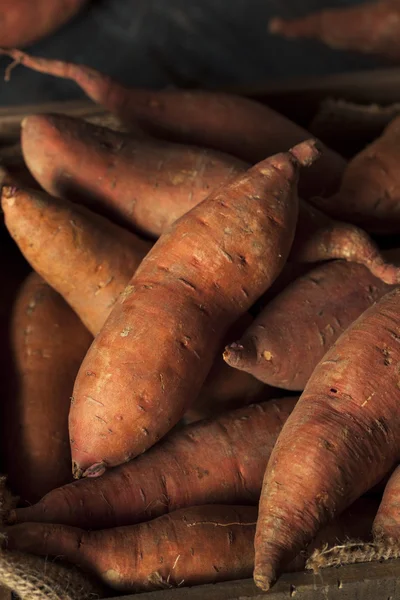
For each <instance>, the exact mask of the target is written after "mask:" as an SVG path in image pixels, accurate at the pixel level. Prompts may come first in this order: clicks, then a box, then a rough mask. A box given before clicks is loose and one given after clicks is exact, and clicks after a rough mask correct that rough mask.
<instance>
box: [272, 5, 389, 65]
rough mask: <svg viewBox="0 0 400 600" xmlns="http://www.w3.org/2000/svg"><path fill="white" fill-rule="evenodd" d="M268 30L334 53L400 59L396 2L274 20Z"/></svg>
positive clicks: (329, 10)
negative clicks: (317, 44)
mask: <svg viewBox="0 0 400 600" xmlns="http://www.w3.org/2000/svg"><path fill="white" fill-rule="evenodd" d="M269 29H270V31H271V32H272V33H277V34H281V35H284V36H286V37H289V38H312V39H316V40H319V41H321V42H324V43H325V44H327V45H328V46H330V47H331V48H335V49H340V50H353V51H356V52H363V53H365V54H379V55H381V56H383V57H385V58H387V59H389V60H394V61H398V60H399V59H400V44H399V35H400V8H399V3H398V2H397V0H379V1H375V2H373V1H372V2H371V1H370V2H365V3H362V4H360V5H359V6H350V7H347V8H334V9H328V10H322V11H319V12H315V13H311V14H310V15H308V16H306V17H303V18H300V19H293V20H292V21H285V20H284V19H279V18H275V19H272V21H271V22H270V26H269Z"/></svg>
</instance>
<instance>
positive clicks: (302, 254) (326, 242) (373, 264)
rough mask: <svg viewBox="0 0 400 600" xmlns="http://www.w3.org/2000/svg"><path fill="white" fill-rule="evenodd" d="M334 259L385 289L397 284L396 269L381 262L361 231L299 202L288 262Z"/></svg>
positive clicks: (399, 277) (381, 257) (380, 255)
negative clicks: (384, 285)
mask: <svg viewBox="0 0 400 600" xmlns="http://www.w3.org/2000/svg"><path fill="white" fill-rule="evenodd" d="M334 258H342V259H345V260H348V261H350V262H356V263H360V264H362V265H364V266H366V267H367V269H369V270H370V271H371V273H372V274H373V275H375V277H377V278H378V279H381V280H382V281H384V282H385V283H387V284H389V285H394V284H396V283H400V267H399V266H398V265H393V264H390V263H389V262H388V261H387V260H386V259H385V256H384V254H383V253H382V252H381V251H380V250H379V248H378V246H377V245H376V244H375V242H373V241H372V239H371V238H370V237H369V235H368V234H367V233H366V232H365V231H363V230H362V229H360V228H359V227H356V226H355V225H350V224H349V223H344V222H342V221H336V220H334V219H332V218H331V217H329V216H327V215H325V214H324V213H323V212H321V211H320V210H318V209H317V208H315V207H313V206H311V205H309V204H308V203H307V202H300V210H299V220H298V223H297V228H296V236H295V239H294V242H293V245H292V248H291V251H290V255H289V260H290V261H296V262H310V263H316V262H320V261H324V260H332V259H334Z"/></svg>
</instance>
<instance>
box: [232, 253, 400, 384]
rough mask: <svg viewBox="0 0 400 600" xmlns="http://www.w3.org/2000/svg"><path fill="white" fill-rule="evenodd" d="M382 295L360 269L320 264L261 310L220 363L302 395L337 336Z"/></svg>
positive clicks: (377, 283)
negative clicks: (301, 392)
mask: <svg viewBox="0 0 400 600" xmlns="http://www.w3.org/2000/svg"><path fill="white" fill-rule="evenodd" d="M388 291H390V286H388V285H386V284H385V283H383V282H382V281H380V280H379V279H377V278H376V277H374V276H373V275H372V274H371V273H370V271H368V269H366V268H365V267H363V266H362V265H358V264H356V263H346V262H342V261H333V262H328V263H326V264H322V265H320V266H318V267H316V268H314V269H312V270H311V271H309V272H308V273H307V274H306V275H303V276H302V277H299V278H298V279H296V280H295V281H294V282H293V283H291V284H290V285H289V286H288V287H287V288H285V290H284V291H283V292H281V294H279V295H278V296H276V298H274V300H272V302H271V303H270V304H267V306H266V307H265V308H264V310H263V311H262V312H261V313H260V314H259V316H258V317H257V319H256V320H255V321H254V322H253V323H252V324H251V325H250V327H249V328H248V329H247V331H246V332H245V334H244V335H243V337H242V338H241V339H239V340H238V341H237V342H234V343H233V344H231V345H228V346H227V347H226V349H225V352H224V359H225V361H226V362H227V363H228V364H229V365H231V366H232V367H235V368H236V369H242V370H244V371H246V372H247V373H251V374H252V375H254V376H255V377H257V378H258V379H260V380H261V381H263V382H264V383H267V384H269V385H273V386H276V387H282V388H284V389H287V390H303V389H304V387H305V385H306V383H307V381H308V380H309V378H310V376H311V374H312V372H313V371H314V369H315V367H316V366H317V364H318V363H319V361H320V360H321V359H322V358H323V356H324V354H325V353H326V352H327V350H328V349H329V348H330V347H331V346H332V345H333V344H334V343H335V342H336V340H337V338H338V337H339V336H340V335H341V334H342V333H343V331H345V330H346V329H347V327H349V325H351V324H352V323H353V322H354V321H355V320H356V319H358V317H359V316H360V315H361V314H362V313H363V312H364V311H365V310H366V309H367V308H369V307H370V306H371V305H372V304H374V303H375V302H376V301H377V300H379V298H381V297H382V296H384V295H385V294H386V293H387V292H388Z"/></svg>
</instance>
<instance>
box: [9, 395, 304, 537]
mask: <svg viewBox="0 0 400 600" xmlns="http://www.w3.org/2000/svg"><path fill="white" fill-rule="evenodd" d="M296 401H297V398H280V399H279V400H269V401H267V402H263V403H261V404H253V405H252V406H247V407H245V408H241V409H238V410H235V411H230V412H227V413H225V414H224V415H220V416H219V417H218V418H215V419H212V420H204V421H201V422H197V423H193V424H192V425H188V426H186V427H184V428H183V429H181V430H180V431H175V432H174V433H171V434H170V435H168V436H167V437H165V438H164V439H163V440H162V441H161V442H160V443H159V444H157V445H156V446H154V447H153V448H151V449H150V450H148V452H145V453H144V454H142V455H141V456H138V457H137V458H136V459H135V460H132V461H130V462H129V463H127V464H125V465H121V466H120V467H117V468H116V469H111V470H109V471H107V472H106V473H105V474H104V475H103V476H102V477H97V478H94V479H93V478H87V479H84V480H81V481H75V482H73V483H71V484H68V485H66V486H63V487H61V488H59V489H57V490H53V491H52V492H50V493H49V494H47V495H46V496H45V497H44V498H42V500H41V501H40V502H39V503H38V504H35V505H34V506H29V507H27V508H19V509H17V510H16V511H15V513H14V514H12V515H10V517H9V519H8V522H9V523H23V522H29V521H35V522H42V523H63V524H65V525H74V526H76V527H83V528H90V529H103V528H108V527H116V526H120V525H132V524H133V523H138V522H141V521H147V520H149V519H154V518H155V517H158V516H160V515H162V514H165V513H167V512H171V511H174V510H177V509H178V508H184V507H185V506H199V505H201V504H209V503H217V504H257V502H258V498H259V496H260V490H261V484H262V479H263V475H264V472H265V467H266V465H267V462H268V459H269V456H270V454H271V451H272V448H273V447H274V445H275V442H276V439H277V437H278V434H279V432H280V430H281V429H282V425H283V424H284V422H285V421H286V419H287V418H288V416H289V414H290V413H291V411H292V410H293V407H294V405H295V404H296Z"/></svg>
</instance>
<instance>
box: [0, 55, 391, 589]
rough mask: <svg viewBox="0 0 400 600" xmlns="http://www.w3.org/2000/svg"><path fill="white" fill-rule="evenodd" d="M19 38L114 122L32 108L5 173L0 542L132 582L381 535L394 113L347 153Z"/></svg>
mask: <svg viewBox="0 0 400 600" xmlns="http://www.w3.org/2000/svg"><path fill="white" fill-rule="evenodd" d="M10 54H11V55H12V56H13V58H14V59H15V60H18V61H20V62H22V63H24V64H26V65H28V66H30V67H32V68H35V69H37V70H39V71H42V72H45V73H52V74H55V75H58V76H64V77H69V78H71V79H73V80H74V81H76V82H77V83H78V84H79V85H80V86H81V87H82V88H83V89H84V90H85V91H86V93H87V94H88V95H89V96H90V97H91V98H92V99H94V100H95V101H97V102H99V103H100V104H102V105H103V106H104V107H105V108H107V109H108V110H110V111H111V112H112V113H113V114H115V115H117V116H118V118H119V119H121V121H122V124H123V126H124V127H126V130H125V131H124V132H122V131H116V130H111V129H108V128H107V127H105V126H100V125H98V124H97V125H96V124H93V123H88V122H87V121H85V120H83V119H78V118H73V117H70V116H66V115H60V114H58V115H53V114H44V115H40V116H38V115H36V116H35V115H33V116H29V117H27V118H26V119H25V120H24V121H23V123H22V128H21V139H20V143H21V152H22V158H23V161H22V160H21V161H20V165H19V171H18V170H17V171H15V172H13V173H7V171H6V170H4V173H3V178H2V193H1V203H2V210H3V215H4V224H2V228H3V230H2V232H1V235H2V238H1V239H2V240H3V243H4V244H5V249H6V254H4V256H5V255H7V260H4V261H3V266H2V269H3V273H2V274H3V280H4V282H5V284H4V290H5V292H4V294H3V296H2V299H1V302H0V327H1V334H2V339H3V344H2V346H1V348H2V350H1V353H0V361H1V367H2V369H3V377H2V379H1V386H2V389H1V392H2V393H1V398H2V401H1V427H2V431H1V436H0V439H1V446H0V451H1V455H0V458H1V469H2V471H3V473H5V474H6V475H7V477H8V482H9V487H10V489H11V491H12V492H13V493H14V494H15V495H17V496H18V498H19V499H18V500H17V501H16V507H15V508H14V509H13V510H10V511H9V512H8V513H7V514H6V515H5V516H4V522H3V523H2V532H3V534H4V540H3V542H2V543H3V545H4V547H5V548H7V549H8V550H10V551H14V550H18V551H24V552H30V553H33V554H38V555H43V556H51V557H54V558H57V560H63V561H67V562H70V563H74V564H76V565H78V566H79V567H81V568H82V569H83V570H84V571H87V572H90V573H92V574H94V575H96V576H97V577H98V578H99V579H100V580H101V581H102V583H103V584H106V585H107V586H108V587H109V588H113V589H114V590H117V591H119V592H125V593H126V592H132V591H135V592H136V591H142V590H148V589H158V588H170V587H180V586H183V585H194V584H201V583H212V582H218V581H224V580H229V579H238V578H245V577H251V576H252V574H253V573H254V579H255V581H256V583H257V585H258V586H260V587H261V588H262V589H264V590H267V589H268V588H269V587H270V586H271V585H272V584H273V583H274V581H275V580H276V579H277V577H278V576H279V574H280V573H281V572H283V571H287V570H298V569H303V568H304V567H305V564H306V560H307V557H308V556H309V555H310V553H311V552H312V551H313V550H315V549H316V548H320V547H322V546H324V545H325V544H335V543H338V542H342V543H343V542H345V541H346V539H348V538H356V539H358V540H364V541H365V542H368V541H371V540H373V537H375V538H376V539H377V540H380V541H382V540H384V541H385V543H392V542H393V539H395V540H396V538H398V536H400V533H399V532H400V511H399V510H398V506H399V500H398V499H397V493H398V490H399V489H400V485H399V483H398V480H399V472H398V470H395V469H396V466H397V464H398V462H399V460H400V416H399V415H400V411H399V409H398V408H399V405H400V370H399V365H400V250H399V249H398V248H397V247H396V238H395V237H389V234H390V235H391V236H393V235H394V236H396V235H397V236H398V235H399V234H400V176H399V174H398V173H399V171H398V166H397V165H398V154H399V151H398V148H397V145H398V142H399V131H400V130H399V127H400V121H399V120H398V119H395V120H394V121H392V122H391V123H390V124H389V126H388V127H387V129H386V130H385V131H384V133H383V134H382V135H381V136H380V137H379V138H377V139H376V140H375V141H374V142H373V143H372V144H371V146H369V147H368V148H365V149H363V150H362V151H361V152H360V153H359V154H358V155H357V156H354V157H353V158H351V159H350V160H349V162H348V163H347V164H346V161H345V160H344V159H343V158H342V157H340V156H339V155H337V154H336V153H335V152H333V151H332V150H329V149H328V148H327V147H325V146H324V144H323V143H322V142H320V141H318V140H315V139H312V138H311V136H310V134H308V133H307V131H305V130H303V129H301V128H300V127H299V126H298V125H296V124H294V123H291V122H290V121H288V120H287V119H285V118H284V117H283V116H281V115H278V114H276V113H274V112H273V111H272V110H271V109H269V108H268V107H266V106H264V105H262V104H258V103H256V102H254V101H252V100H248V99H245V98H241V97H236V96H234V95H229V94H218V93H212V92H202V91H198V92H196V91H194V92H190V93H189V92H183V91H178V90H175V91H168V92H155V91H147V90H127V89H125V88H123V87H122V86H120V85H118V84H116V83H115V82H113V81H111V80H110V79H108V78H106V77H104V76H102V75H101V74H99V73H96V72H93V71H91V70H89V69H87V68H86V67H82V66H77V65H71V64H65V63H61V62H55V61H48V60H44V59H35V58H32V57H30V56H28V55H26V54H23V53H21V52H19V51H11V52H10ZM24 170H25V171H29V174H30V177H32V178H33V181H34V185H33V186H31V187H28V186H27V184H26V182H27V181H29V178H25V177H23V174H24ZM376 234H379V236H380V237H379V238H378V237H377V236H376ZM381 242H383V244H382V248H381V247H380V243H381ZM398 245H400V244H398ZM383 247H385V250H384V249H383ZM388 248H389V249H388ZM14 264H15V265H16V267H15V268H14V266H13V265H14ZM10 265H11V266H10ZM390 476H391V477H390ZM73 479H75V480H76V481H73ZM385 482H388V483H387V487H386V491H385V493H384V494H383V491H384V487H385ZM399 493H400V492H399ZM382 495H383V498H382ZM381 500H382V502H381ZM110 593H111V592H110Z"/></svg>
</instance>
